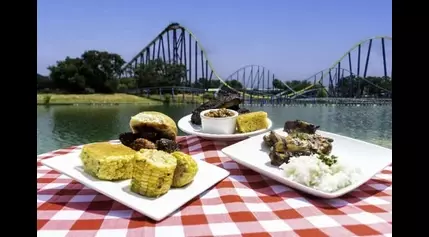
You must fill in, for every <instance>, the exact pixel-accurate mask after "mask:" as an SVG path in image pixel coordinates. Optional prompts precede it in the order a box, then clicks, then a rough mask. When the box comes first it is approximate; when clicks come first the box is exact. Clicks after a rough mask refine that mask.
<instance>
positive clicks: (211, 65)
mask: <svg viewBox="0 0 429 237" xmlns="http://www.w3.org/2000/svg"><path fill="white" fill-rule="evenodd" d="M173 28H175V29H183V30H184V31H186V32H187V33H188V34H190V35H191V37H192V38H193V39H194V40H195V42H196V43H197V45H198V47H199V48H200V49H201V52H202V54H203V56H204V58H205V59H206V60H207V64H208V66H209V68H210V69H211V70H212V72H213V74H214V75H215V77H216V79H218V80H219V81H220V82H221V83H222V84H223V85H224V86H226V87H227V88H229V89H231V90H233V91H235V92H238V93H241V92H240V91H238V90H236V89H234V88H232V87H231V86H230V85H228V84H227V83H226V82H225V81H224V80H223V79H222V78H221V77H220V76H219V74H218V73H217V72H216V70H215V69H214V67H213V64H212V62H211V61H210V59H209V58H208V56H207V52H206V50H205V49H204V47H203V46H202V44H201V43H200V41H199V40H198V38H197V37H196V36H195V34H194V33H193V32H192V31H191V30H189V29H188V28H186V27H185V26H183V25H181V24H179V23H171V24H169V25H168V26H167V27H166V28H165V29H164V30H162V31H161V32H160V33H159V34H158V35H157V36H156V37H155V38H154V39H153V40H152V41H151V42H150V43H149V44H148V45H147V46H146V47H145V48H143V49H142V50H141V51H140V52H139V53H138V54H137V55H136V56H135V57H134V58H133V59H131V60H130V61H129V62H128V63H127V64H125V65H124V66H123V67H122V71H124V70H125V69H127V68H128V67H129V66H130V65H131V63H132V62H133V61H135V60H136V59H137V58H138V57H139V55H140V54H142V53H144V51H145V50H146V48H147V47H150V46H151V45H152V44H153V43H154V42H155V41H156V40H157V39H158V38H159V37H160V36H161V35H163V34H164V33H166V32H167V31H169V30H171V29H173ZM382 38H384V39H387V40H392V37H391V36H376V37H372V38H368V39H365V40H362V41H360V42H358V43H357V44H355V45H354V46H353V47H352V48H351V49H350V50H349V51H347V52H346V53H345V54H344V55H343V56H342V57H341V58H340V59H339V60H337V61H336V62H335V63H334V64H333V65H332V66H331V67H330V68H329V69H328V70H327V72H325V74H323V76H322V78H324V77H325V76H327V74H328V73H329V70H332V69H333V68H335V67H336V66H337V65H338V63H339V62H341V60H343V59H344V58H345V57H346V56H347V55H348V53H350V52H351V51H353V50H354V49H356V48H357V47H358V46H359V45H362V44H364V43H366V42H367V41H369V40H373V39H382ZM320 82H321V79H320V80H319V81H318V83H320ZM314 86H315V84H313V85H310V86H308V87H306V88H303V89H301V90H299V91H293V92H292V93H290V94H288V95H287V96H288V97H291V96H293V95H299V94H301V93H302V92H304V91H306V90H309V89H311V88H312V87H314ZM244 95H246V96H252V97H253V98H264V96H261V95H250V94H248V93H246V92H244Z"/></svg>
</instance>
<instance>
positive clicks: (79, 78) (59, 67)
mask: <svg viewBox="0 0 429 237" xmlns="http://www.w3.org/2000/svg"><path fill="white" fill-rule="evenodd" d="M124 63H125V61H124V60H123V59H122V57H121V56H120V55H118V54H115V53H109V52H106V51H96V50H89V51H85V52H84V53H83V54H82V56H81V57H79V58H70V57H66V58H65V59H64V60H63V61H58V62H57V64H56V65H53V66H50V67H48V70H49V71H50V78H51V79H52V81H53V82H54V84H55V87H56V88H59V89H62V90H65V91H68V92H77V93H79V92H84V91H85V90H86V89H87V88H91V89H93V90H94V91H97V92H101V93H110V92H114V91H116V89H117V85H118V80H117V78H118V75H120V73H121V67H122V65H123V64H124Z"/></svg>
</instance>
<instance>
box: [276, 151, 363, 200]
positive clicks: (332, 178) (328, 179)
mask: <svg viewBox="0 0 429 237" xmlns="http://www.w3.org/2000/svg"><path fill="white" fill-rule="evenodd" d="M280 168H282V169H283V170H284V174H285V176H286V178H288V179H291V180H293V181H295V182H298V183H300V184H303V185H306V186H308V187H312V188H314V189H318V190H320V191H323V192H335V191H337V190H339V189H342V188H344V187H346V186H349V185H351V184H352V183H355V182H356V181H357V180H358V179H359V176H360V175H361V171H360V170H359V169H356V168H355V169H352V168H350V167H347V166H345V165H343V164H341V163H340V162H339V161H337V163H335V164H333V165H332V166H331V167H329V166H328V165H326V164H325V163H323V162H322V161H321V160H320V159H319V158H317V156H316V155H311V156H300V157H292V158H291V159H290V160H289V163H287V164H286V163H284V164H282V165H281V166H280Z"/></svg>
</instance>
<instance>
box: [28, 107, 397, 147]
mask: <svg viewBox="0 0 429 237" xmlns="http://www.w3.org/2000/svg"><path fill="white" fill-rule="evenodd" d="M193 108H194V106H192V105H179V106H176V105H175V106H163V105H161V106H142V105H122V106H51V107H44V106H38V107H37V154H40V153H43V152H48V151H51V150H55V149H59V148H63V147H67V146H71V145H78V144H84V143H89V142H94V141H105V140H109V139H117V137H118V135H119V134H120V133H122V132H126V131H129V120H130V117H131V116H133V115H135V114H137V113H139V112H141V111H145V110H146V111H147V110H154V111H160V112H162V113H165V114H167V115H169V116H171V117H172V118H173V119H174V120H175V121H178V120H179V119H180V118H181V117H183V116H185V115H187V114H189V113H190V112H191V111H192V109H193ZM250 109H251V110H264V111H266V112H268V113H269V115H270V118H271V119H272V120H273V126H274V127H275V128H277V127H283V124H284V122H285V121H286V120H295V119H303V120H307V121H309V122H312V123H315V124H318V125H320V126H321V130H325V131H329V132H334V133H338V134H342V135H346V136H350V137H354V138H357V139H361V140H365V141H369V142H372V143H376V144H380V145H383V146H386V147H391V144H392V143H391V138H392V108H391V107H390V106H374V107H373V106H369V107H368V106H361V107H355V106H306V107H302V106H296V107H295V106H291V107H263V108H261V107H251V108H250ZM179 134H180V135H184V134H183V133H181V132H179Z"/></svg>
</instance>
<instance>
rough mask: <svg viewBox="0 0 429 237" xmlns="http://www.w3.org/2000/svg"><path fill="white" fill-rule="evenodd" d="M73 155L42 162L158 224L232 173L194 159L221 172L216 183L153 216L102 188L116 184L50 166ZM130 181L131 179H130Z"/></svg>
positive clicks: (51, 158) (69, 154)
mask: <svg viewBox="0 0 429 237" xmlns="http://www.w3.org/2000/svg"><path fill="white" fill-rule="evenodd" d="M73 155H75V156H78V153H67V154H64V155H58V156H54V157H50V158H46V159H43V160H41V161H40V162H41V163H42V165H44V166H46V167H48V168H50V169H52V170H55V171H57V172H58V173H60V174H63V175H65V176H67V177H69V178H70V179H72V180H75V181H77V182H79V183H80V184H82V185H84V186H86V187H88V188H90V189H93V190H95V191H96V192H98V193H100V194H103V195H105V196H107V197H109V198H111V199H112V200H115V201H117V202H119V203H121V204H123V205H125V206H127V207H128V208H130V209H131V210H133V211H136V212H139V213H141V214H142V215H144V216H147V217H149V218H150V219H152V220H154V221H157V222H158V221H162V220H164V219H165V218H167V217H169V216H170V215H171V214H172V213H174V212H175V211H177V210H179V209H180V208H181V207H183V206H184V205H185V204H186V203H187V202H189V201H190V200H192V199H194V198H195V197H197V196H198V195H201V194H202V193H204V192H206V191H208V190H210V189H211V188H213V187H214V186H215V185H216V184H218V183H219V182H221V181H223V180H224V179H225V178H227V177H228V176H229V175H230V172H229V171H228V170H226V169H224V168H222V167H218V166H216V165H213V164H211V163H208V162H206V161H204V160H202V159H197V158H195V157H193V159H194V160H196V162H198V163H205V164H204V165H206V166H207V167H210V168H211V169H216V170H217V171H218V172H219V175H218V176H219V177H218V178H217V179H216V182H214V183H212V184H210V186H208V185H205V189H204V190H203V191H201V192H198V193H197V194H196V195H190V196H189V198H185V199H186V200H185V201H184V202H183V203H182V202H180V204H179V205H177V207H172V208H171V211H166V212H165V213H163V214H162V215H153V214H151V213H150V212H144V211H141V210H139V209H140V208H138V209H136V208H135V207H134V206H133V205H132V204H127V203H125V202H124V201H123V200H121V198H118V197H117V196H115V195H113V194H112V193H111V192H106V191H105V190H103V188H102V187H104V185H106V184H107V185H115V183H114V182H109V181H106V183H102V185H100V184H97V183H94V181H91V180H89V182H88V181H87V180H82V179H84V178H81V177H75V175H73V174H70V172H69V171H70V170H64V168H63V169H61V168H59V167H56V166H55V165H52V164H50V162H49V161H52V160H57V159H64V158H65V157H67V156H73ZM191 156H192V155H191ZM68 168H69V169H73V167H72V165H70V167H68ZM128 180H130V179H128ZM100 181H104V180H100ZM122 181H127V180H121V181H120V182H122ZM116 185H120V184H116ZM143 198H144V197H143ZM156 200H157V199H154V200H152V201H156Z"/></svg>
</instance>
